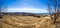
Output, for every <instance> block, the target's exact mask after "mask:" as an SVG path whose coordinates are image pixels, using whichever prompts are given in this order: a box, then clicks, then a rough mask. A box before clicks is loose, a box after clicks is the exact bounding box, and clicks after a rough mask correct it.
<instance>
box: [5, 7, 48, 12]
mask: <svg viewBox="0 0 60 28" xmlns="http://www.w3.org/2000/svg"><path fill="white" fill-rule="evenodd" d="M5 12H28V13H48V12H47V10H45V9H38V8H8V10H7V11H5Z"/></svg>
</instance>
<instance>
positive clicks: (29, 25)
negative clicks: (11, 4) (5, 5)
mask: <svg viewBox="0 0 60 28" xmlns="http://www.w3.org/2000/svg"><path fill="white" fill-rule="evenodd" d="M3 28H55V25H53V24H51V19H50V17H43V18H38V17H33V16H18V15H4V16H3Z"/></svg>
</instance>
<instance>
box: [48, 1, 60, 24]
mask: <svg viewBox="0 0 60 28" xmlns="http://www.w3.org/2000/svg"><path fill="white" fill-rule="evenodd" d="M49 1H50V2H51V3H52V5H53V7H52V6H51V4H48V10H49V12H50V14H51V13H53V14H54V17H52V15H51V16H50V17H51V19H53V18H54V19H53V20H54V22H53V23H56V19H58V14H59V12H60V11H59V9H60V8H59V6H60V5H59V4H60V3H59V0H49ZM51 8H52V9H51Z"/></svg>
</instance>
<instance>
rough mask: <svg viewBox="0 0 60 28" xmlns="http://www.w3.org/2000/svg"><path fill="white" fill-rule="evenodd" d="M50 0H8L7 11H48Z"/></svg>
mask: <svg viewBox="0 0 60 28" xmlns="http://www.w3.org/2000/svg"><path fill="white" fill-rule="evenodd" d="M48 2H49V1H48V0H6V5H7V7H8V8H7V9H6V11H5V12H29V13H48V11H47V3H48Z"/></svg>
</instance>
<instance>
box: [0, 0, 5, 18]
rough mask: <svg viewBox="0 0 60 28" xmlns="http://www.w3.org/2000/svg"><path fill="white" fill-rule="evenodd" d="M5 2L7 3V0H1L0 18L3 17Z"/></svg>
mask: <svg viewBox="0 0 60 28" xmlns="http://www.w3.org/2000/svg"><path fill="white" fill-rule="evenodd" d="M5 3H6V0H0V19H1V18H2V17H1V14H2V11H3V10H4V9H6V5H5Z"/></svg>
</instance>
